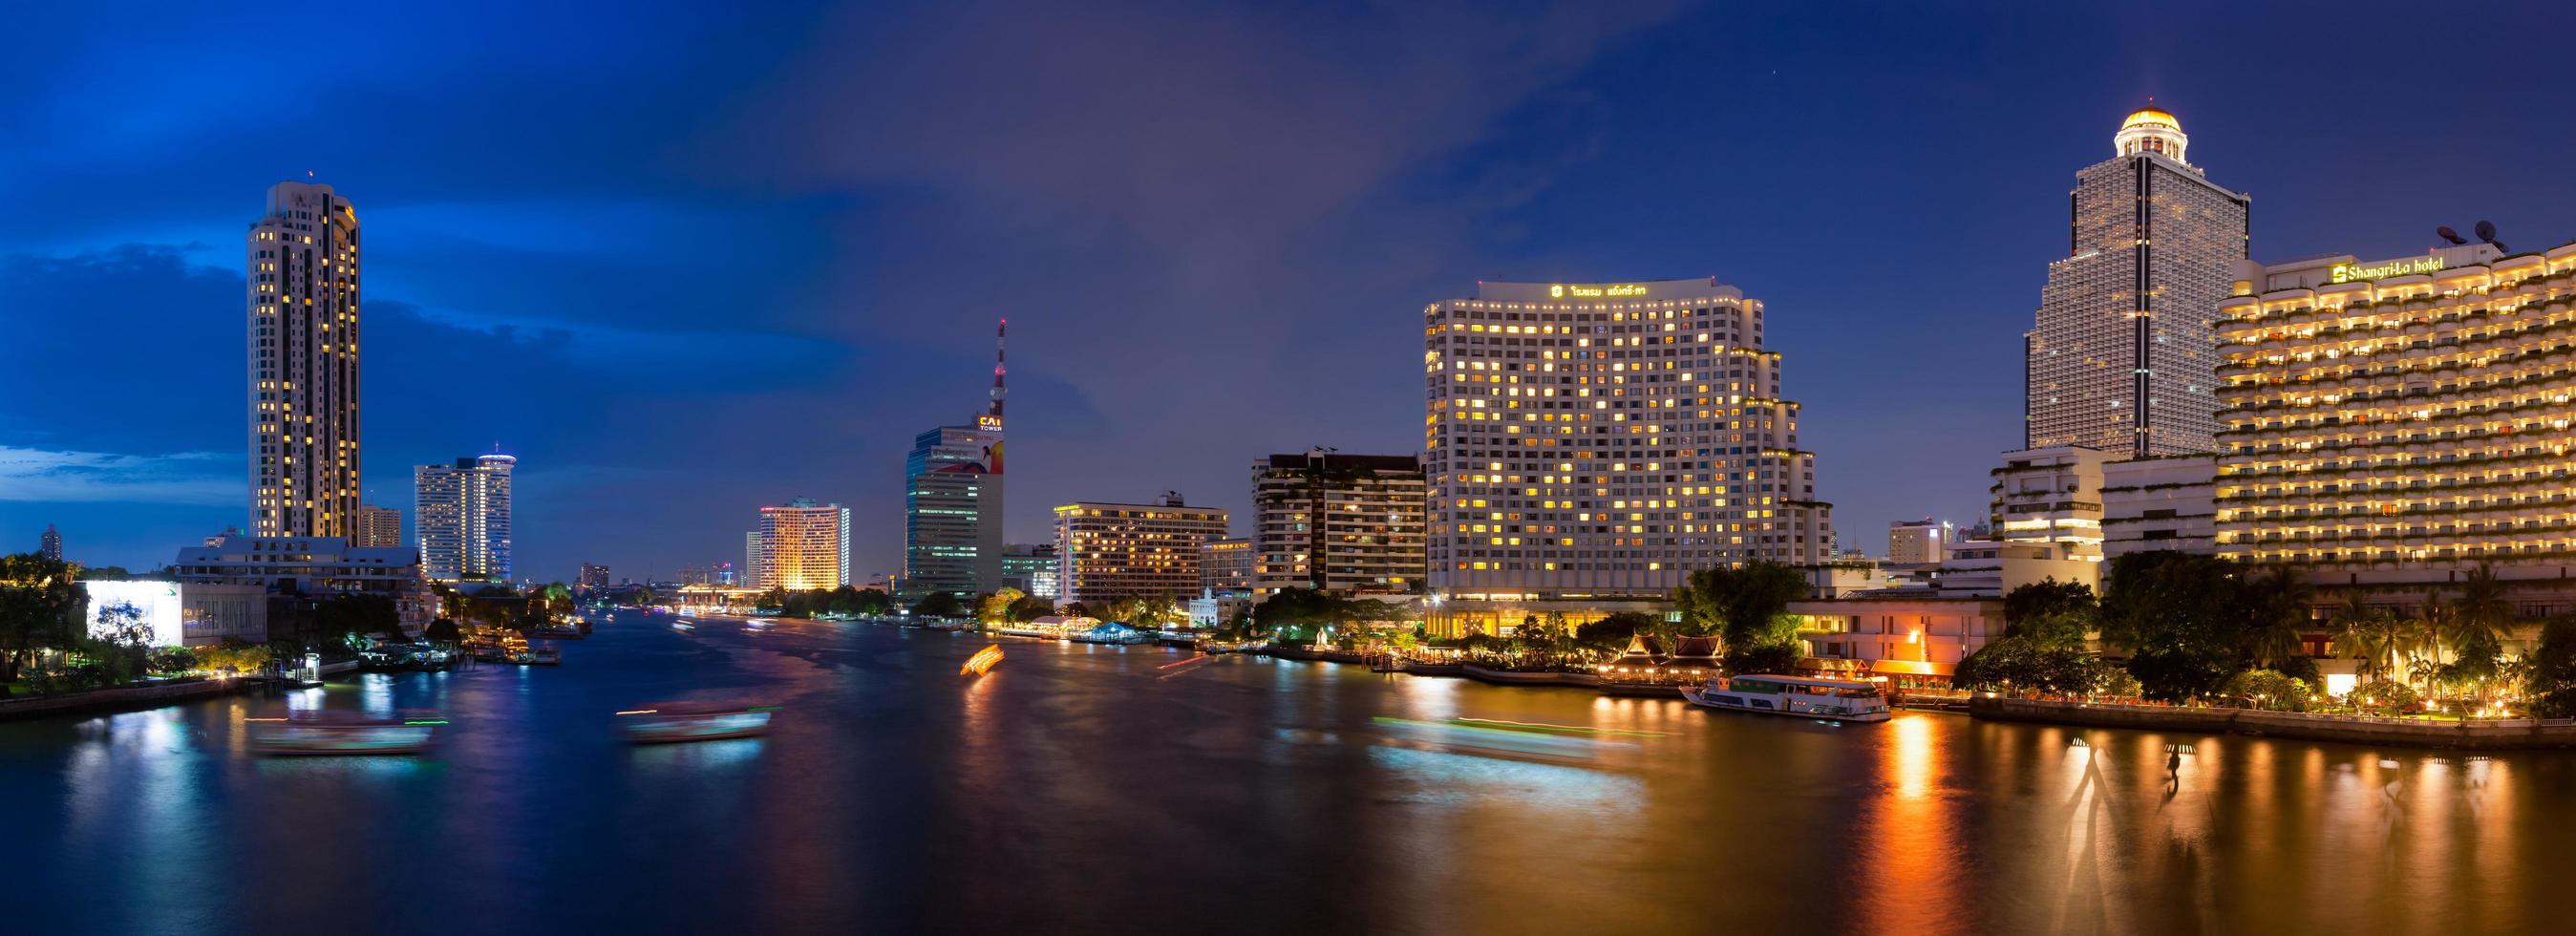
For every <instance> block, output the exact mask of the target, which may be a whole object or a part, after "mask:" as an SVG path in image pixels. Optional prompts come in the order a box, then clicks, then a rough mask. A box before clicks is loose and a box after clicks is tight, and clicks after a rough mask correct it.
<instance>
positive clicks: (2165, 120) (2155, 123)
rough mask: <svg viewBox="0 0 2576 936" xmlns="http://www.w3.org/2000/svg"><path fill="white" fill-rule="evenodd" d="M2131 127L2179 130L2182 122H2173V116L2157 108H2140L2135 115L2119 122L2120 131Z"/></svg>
mask: <svg viewBox="0 0 2576 936" xmlns="http://www.w3.org/2000/svg"><path fill="white" fill-rule="evenodd" d="M2131 127H2171V128H2173V129H2176V130H2180V129H2182V121H2179V120H2175V119H2174V115H2172V114H2170V113H2166V112H2165V111H2163V110H2161V109H2159V108H2155V107H2142V108H2139V109H2138V111H2137V112H2136V113H2133V114H2130V115H2129V119H2127V120H2123V121H2120V129H2122V130H2127V129H2129V128H2131Z"/></svg>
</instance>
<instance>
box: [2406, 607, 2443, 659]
mask: <svg viewBox="0 0 2576 936" xmlns="http://www.w3.org/2000/svg"><path fill="white" fill-rule="evenodd" d="M2454 616H2455V615H2453V614H2452V613H2451V608H2450V606H2449V605H2446V604H2443V603H2442V599H2441V598H2440V597H2439V596H2436V595H2431V594H2427V595H2425V596H2424V603H2423V604H2421V605H2417V606H2416V608H2415V614H2414V616H2412V617H2409V618H2407V619H2406V629H2405V635H2406V636H2405V641H2406V651H2407V655H2409V656H2413V655H2416V654H2429V655H2431V656H2432V658H2433V664H2434V665H2436V666H2439V665H2441V663H2442V648H2443V646H2444V644H2445V641H2447V640H2448V639H2449V637H2450V635H2451V619H2452V618H2453V617H2454Z"/></svg>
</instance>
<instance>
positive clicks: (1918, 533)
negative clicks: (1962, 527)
mask: <svg viewBox="0 0 2576 936" xmlns="http://www.w3.org/2000/svg"><path fill="white" fill-rule="evenodd" d="M1950 539H1951V537H1950V525H1949V524H1947V523H1942V522H1939V521H1936V520H1933V519H1932V518H1930V517H1925V518H1923V519H1921V520H1898V521H1895V522H1893V523H1889V524H1888V525H1887V562H1888V564H1889V565H1928V564H1932V563H1937V562H1940V561H1941V560H1943V559H1947V558H1949V557H1950V553H1949V549H1948V546H1949V543H1950Z"/></svg>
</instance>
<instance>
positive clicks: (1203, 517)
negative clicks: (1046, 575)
mask: <svg viewBox="0 0 2576 936" xmlns="http://www.w3.org/2000/svg"><path fill="white" fill-rule="evenodd" d="M1227 519H1228V517H1227V514H1226V511H1225V509H1224V508H1222V507H1192V506H1189V505H1188V504H1187V503H1186V502H1184V501H1183V500H1182V499H1181V496H1180V495H1179V494H1174V493H1168V492H1167V493H1165V494H1164V495H1163V500H1162V502H1161V503H1159V504H1119V503H1110V502H1105V501H1081V502H1078V503H1072V504H1066V505H1064V506H1061V507H1057V508H1056V509H1055V549H1056V555H1057V557H1058V559H1059V562H1060V571H1059V572H1058V580H1059V581H1060V582H1062V583H1063V588H1064V597H1065V600H1066V601H1080V602H1086V603H1088V602H1102V601H1111V600H1115V599H1119V598H1146V597H1165V598H1174V599H1182V598H1187V597H1189V596H1191V595H1196V594H1198V592H1199V550H1200V548H1201V547H1202V546H1205V545H1206V544H1207V541H1208V540H1211V539H1221V538H1224V536H1225V533H1226V522H1227Z"/></svg>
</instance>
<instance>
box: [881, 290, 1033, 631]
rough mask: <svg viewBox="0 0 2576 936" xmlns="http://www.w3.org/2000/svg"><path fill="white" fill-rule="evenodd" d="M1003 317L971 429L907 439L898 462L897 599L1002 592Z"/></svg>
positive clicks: (1005, 330)
mask: <svg viewBox="0 0 2576 936" xmlns="http://www.w3.org/2000/svg"><path fill="white" fill-rule="evenodd" d="M1010 325H1011V323H1010V320H1008V319H1004V320H1003V321H1002V322H1001V324H1000V325H999V326H998V327H997V328H996V329H995V330H994V334H993V391H992V398H991V400H990V402H988V403H987V404H986V405H985V409H984V412H982V413H978V414H976V416H975V421H974V424H973V425H966V426H941V427H939V428H937V429H932V430H930V431H928V432H924V433H922V434H920V435H918V436H915V437H914V438H913V440H912V452H911V454H909V455H907V456H905V457H904V462H903V491H904V493H903V577H902V580H901V582H900V583H899V584H898V586H897V588H896V592H897V597H899V598H902V599H905V600H907V601H916V600H919V599H921V598H924V597H927V596H929V595H931V594H932V593H935V592H946V593H948V594H950V595H953V596H955V597H956V598H957V599H958V600H960V601H969V602H971V601H973V600H974V598H975V596H976V595H978V594H982V593H984V592H990V591H993V590H996V589H999V588H1001V587H1002V402H1003V396H1004V395H1005V390H1004V387H1003V382H1002V379H1003V377H1004V376H1005V375H1006V374H1008V373H1009V368H1008V367H1005V366H1004V364H1005V347H1004V342H1005V340H1006V339H1007V338H1008V336H1009V334H1010Z"/></svg>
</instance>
